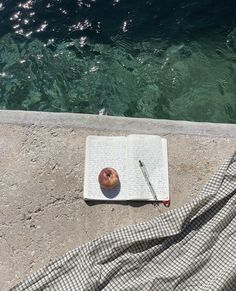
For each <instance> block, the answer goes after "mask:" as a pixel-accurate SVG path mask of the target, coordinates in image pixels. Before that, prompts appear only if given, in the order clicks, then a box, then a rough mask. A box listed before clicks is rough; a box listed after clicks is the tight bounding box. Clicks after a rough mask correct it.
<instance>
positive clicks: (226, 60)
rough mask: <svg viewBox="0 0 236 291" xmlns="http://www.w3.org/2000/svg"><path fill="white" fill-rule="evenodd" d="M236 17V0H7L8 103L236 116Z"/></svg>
mask: <svg viewBox="0 0 236 291" xmlns="http://www.w3.org/2000/svg"><path fill="white" fill-rule="evenodd" d="M1 1H2V2H1ZM235 22H236V1H234V0H225V1H219V0H201V1H199V0H198V1H190V0H178V1H176V0H165V1H164V0H162V1H158V0H156V1H154V0H153V1H141V0H135V1H131V0H113V1H109V0H100V1H99V0H87V1H83V0H77V1H73V0H70V1H68V0H64V1H63V0H51V1H44V0H28V1H27V0H25V1H22V2H20V1H13V0H5V1H3V0H0V108H1V109H20V110H42V111H66V112H81V113H96V114H98V112H99V111H100V110H101V109H103V108H105V110H106V112H107V113H108V114H109V115H119V116H132V117H148V118H166V119H181V120H194V121H209V122H229V123H236V23H235Z"/></svg>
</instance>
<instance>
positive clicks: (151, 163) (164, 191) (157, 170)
mask: <svg viewBox="0 0 236 291" xmlns="http://www.w3.org/2000/svg"><path fill="white" fill-rule="evenodd" d="M163 141H164V142H163ZM139 160H141V161H142V162H143V163H144V164H145V166H146V169H147V172H148V175H149V180H150V182H151V184H152V186H153V188H154V190H155V192H156V195H157V198H158V200H168V199H169V185H168V166H167V151H166V140H165V139H162V138H161V137H159V136H156V135H129V136H128V137H127V175H128V191H129V196H130V199H134V200H154V198H153V196H152V194H151V192H150V189H149V187H148V185H147V182H146V180H145V178H144V176H143V174H142V171H141V169H140V167H139Z"/></svg>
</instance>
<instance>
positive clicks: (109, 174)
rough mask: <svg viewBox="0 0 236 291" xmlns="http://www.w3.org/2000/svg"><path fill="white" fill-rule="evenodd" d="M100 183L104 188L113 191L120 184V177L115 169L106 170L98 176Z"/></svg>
mask: <svg viewBox="0 0 236 291" xmlns="http://www.w3.org/2000/svg"><path fill="white" fill-rule="evenodd" d="M98 182H99V184H100V186H101V187H102V188H104V189H112V188H114V187H116V186H117V185H118V184H119V183H120V180H119V175H118V173H117V171H116V170H115V169H113V168H104V169H102V170H101V172H100V174H99V175H98Z"/></svg>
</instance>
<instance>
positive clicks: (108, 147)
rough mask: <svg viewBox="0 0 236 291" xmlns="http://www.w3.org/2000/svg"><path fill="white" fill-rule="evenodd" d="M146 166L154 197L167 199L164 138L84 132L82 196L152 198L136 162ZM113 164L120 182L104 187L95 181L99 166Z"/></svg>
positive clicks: (103, 198) (95, 198)
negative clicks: (85, 138)
mask: <svg viewBox="0 0 236 291" xmlns="http://www.w3.org/2000/svg"><path fill="white" fill-rule="evenodd" d="M139 160H141V161H142V162H143V163H144V164H145V167H146V169H147V172H148V177H149V181H150V182H151V184H152V186H153V189H154V190H155V193H156V196H157V200H158V201H168V200H169V181H168V161H167V141H166V139H164V138H161V137H160V136H157V135H144V134H131V135H128V136H88V137H87V140H86V153H85V176H84V199H90V200H155V199H154V197H153V195H152V193H151V191H150V188H149V187H148V184H147V181H146V180H145V178H144V175H143V173H142V171H141V169H140V166H139ZM107 167H111V168H114V169H115V170H116V171H117V172H118V175H119V179H120V185H119V186H117V187H115V188H114V189H109V190H104V189H102V188H101V187H100V184H99V182H98V175H99V173H100V171H101V170H102V169H103V168H107Z"/></svg>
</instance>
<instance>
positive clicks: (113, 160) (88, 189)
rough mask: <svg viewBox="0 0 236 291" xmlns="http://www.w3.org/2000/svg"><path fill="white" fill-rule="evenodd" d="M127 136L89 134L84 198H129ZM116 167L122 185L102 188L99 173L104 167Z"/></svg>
mask: <svg viewBox="0 0 236 291" xmlns="http://www.w3.org/2000/svg"><path fill="white" fill-rule="evenodd" d="M126 144H127V138H126V137H123V136H122V137H120V136H118V137H117V136H115V137H110V136H88V137H87V140H86V153H85V178H84V199H97V200H127V199H128V197H127V187H126V183H127V182H126V150H127V149H126ZM107 167H111V168H114V169H115V170H116V171H117V172H118V174H119V178H120V187H119V188H115V189H114V190H108V191H107V190H105V191H104V190H102V189H101V188H100V185H99V182H98V175H99V173H100V171H101V170H102V169H103V168H107Z"/></svg>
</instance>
